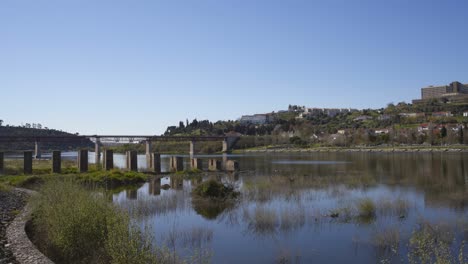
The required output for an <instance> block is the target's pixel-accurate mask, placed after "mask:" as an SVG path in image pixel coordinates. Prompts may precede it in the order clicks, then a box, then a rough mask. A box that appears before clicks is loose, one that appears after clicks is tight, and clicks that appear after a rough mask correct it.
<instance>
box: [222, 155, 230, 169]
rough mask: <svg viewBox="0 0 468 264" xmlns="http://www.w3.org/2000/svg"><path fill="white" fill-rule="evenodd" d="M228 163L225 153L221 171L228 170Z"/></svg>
mask: <svg viewBox="0 0 468 264" xmlns="http://www.w3.org/2000/svg"><path fill="white" fill-rule="evenodd" d="M227 162H228V157H227V154H226V153H223V160H222V162H221V169H222V170H226V164H227Z"/></svg>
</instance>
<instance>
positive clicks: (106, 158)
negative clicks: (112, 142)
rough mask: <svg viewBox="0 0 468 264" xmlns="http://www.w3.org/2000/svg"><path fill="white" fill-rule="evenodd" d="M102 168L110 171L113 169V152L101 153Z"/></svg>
mask: <svg viewBox="0 0 468 264" xmlns="http://www.w3.org/2000/svg"><path fill="white" fill-rule="evenodd" d="M102 168H103V169H104V170H112V169H113V168H114V151H113V150H111V149H106V150H104V151H103V152H102Z"/></svg>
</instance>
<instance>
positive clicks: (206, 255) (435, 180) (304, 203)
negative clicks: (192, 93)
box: [113, 153, 468, 263]
mask: <svg viewBox="0 0 468 264" xmlns="http://www.w3.org/2000/svg"><path fill="white" fill-rule="evenodd" d="M204 157H208V156H204ZM215 157H217V158H221V157H220V156H215ZM228 158H229V159H234V160H237V161H238V162H239V164H240V171H239V172H237V173H221V172H219V173H207V172H206V173H203V176H202V177H201V178H202V179H198V178H196V177H195V178H193V179H184V180H181V179H176V177H175V176H167V177H164V178H162V179H161V181H158V180H152V181H150V182H148V183H145V184H144V185H143V186H141V187H139V188H138V189H132V190H124V191H121V192H119V193H116V194H114V195H113V201H114V202H115V203H116V204H118V205H120V206H122V207H123V208H127V209H128V210H129V211H131V212H133V213H134V214H132V215H134V220H135V222H136V223H138V224H140V225H141V226H142V227H143V226H149V231H148V230H147V231H146V232H148V233H150V234H151V235H152V236H154V239H155V243H156V244H157V245H159V246H161V245H164V246H166V247H168V248H169V249H170V250H171V251H172V252H175V253H176V254H177V255H179V256H181V257H182V258H191V259H192V260H193V259H196V260H197V261H201V260H207V259H208V260H209V261H210V262H212V263H275V262H279V263H312V262H313V263H377V262H381V261H388V262H394V263H401V262H403V263H405V262H408V255H409V252H408V250H409V248H410V240H411V236H412V235H413V234H414V233H413V232H415V230H417V229H418V227H421V226H423V224H424V223H430V224H431V225H432V227H431V228H437V230H439V229H440V230H444V232H445V231H446V232H450V234H451V237H450V239H451V242H450V243H449V248H450V250H451V251H452V253H453V254H454V255H457V254H459V252H460V251H465V255H466V253H467V252H466V251H467V250H466V247H465V249H464V250H463V249H462V250H460V249H459V248H460V241H462V240H468V222H467V221H468V204H467V201H468V155H467V154H466V153H426V154H421V153H419V154H418V153H405V154H396V153H394V154H384V153H313V154H258V155H232V156H228ZM186 160H187V162H188V159H186ZM162 161H163V167H164V168H167V159H166V158H163V159H162ZM204 165H205V166H206V165H207V164H204ZM210 177H214V178H218V179H220V180H222V181H224V182H225V183H226V184H229V185H231V186H235V187H236V188H237V189H238V190H239V191H240V192H241V195H240V199H239V201H238V202H236V203H229V204H227V205H224V204H223V205H206V204H197V203H196V202H195V201H192V197H191V195H190V192H191V190H192V188H194V187H195V186H196V185H197V184H199V183H200V182H201V181H202V180H206V179H208V178H210ZM166 184H167V185H166ZM161 186H162V187H163V188H161ZM164 187H165V188H164ZM363 199H367V201H368V200H371V201H372V202H373V204H374V207H375V210H374V213H373V214H372V215H371V216H363V215H362V213H361V211H360V209H359V204H360V202H362V201H363ZM135 212H139V213H135ZM331 215H333V216H334V217H332V216H331ZM193 262H196V261H193Z"/></svg>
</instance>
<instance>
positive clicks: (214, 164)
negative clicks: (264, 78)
mask: <svg viewBox="0 0 468 264" xmlns="http://www.w3.org/2000/svg"><path fill="white" fill-rule="evenodd" d="M208 170H209V171H219V170H221V161H219V160H217V159H210V160H208Z"/></svg>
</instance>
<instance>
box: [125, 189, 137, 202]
mask: <svg viewBox="0 0 468 264" xmlns="http://www.w3.org/2000/svg"><path fill="white" fill-rule="evenodd" d="M125 196H126V197H127V199H129V200H136V199H137V198H138V190H126V191H125Z"/></svg>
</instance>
